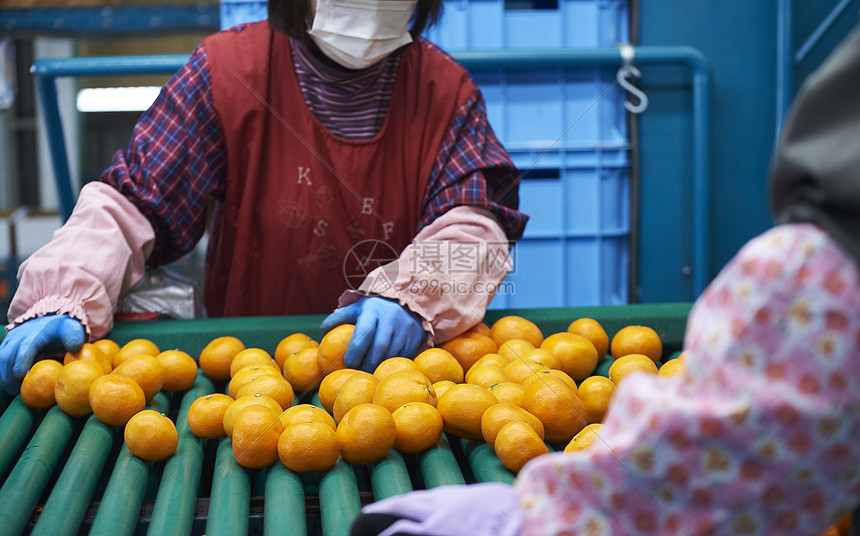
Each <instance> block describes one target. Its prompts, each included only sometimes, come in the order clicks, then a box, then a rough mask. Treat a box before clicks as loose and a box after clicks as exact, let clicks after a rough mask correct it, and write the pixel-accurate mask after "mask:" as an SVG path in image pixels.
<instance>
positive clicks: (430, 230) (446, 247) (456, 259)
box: [340, 206, 512, 344]
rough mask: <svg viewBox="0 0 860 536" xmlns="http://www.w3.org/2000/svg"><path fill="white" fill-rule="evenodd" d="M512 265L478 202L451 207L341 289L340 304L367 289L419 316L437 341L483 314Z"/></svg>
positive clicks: (501, 233) (498, 232) (499, 232)
mask: <svg viewBox="0 0 860 536" xmlns="http://www.w3.org/2000/svg"><path fill="white" fill-rule="evenodd" d="M511 266H512V261H511V257H510V255H509V253H508V240H507V238H506V237H505V233H504V231H503V230H502V228H501V227H500V226H499V224H498V223H497V222H496V220H495V219H493V217H492V216H491V215H490V214H489V213H488V212H487V211H486V210H483V209H481V208H478V207H472V206H459V207H454V208H452V209H451V210H449V211H448V212H446V213H445V214H443V215H442V216H440V217H438V218H436V220H434V221H433V222H432V223H431V224H430V225H428V226H426V227H424V228H423V229H422V230H421V231H420V232H419V233H418V234H417V235H416V236H415V238H414V239H413V241H412V244H410V245H409V246H407V248H406V249H405V250H404V251H403V253H401V255H400V257H399V258H398V260H397V261H394V262H392V263H390V264H388V265H385V266H381V267H379V268H377V269H376V270H373V271H372V272H371V273H370V274H369V275H368V277H367V279H366V280H365V281H364V283H363V284H362V285H361V287H360V288H359V289H358V290H357V291H348V292H347V293H345V294H344V295H343V296H342V297H341V300H340V306H341V307H343V306H346V305H349V304H350V303H353V302H354V301H356V300H357V299H358V298H360V297H361V296H364V295H367V294H373V295H377V296H383V297H386V298H391V299H395V300H397V301H399V302H400V304H401V305H405V306H406V307H408V308H409V310H411V311H412V312H414V313H417V314H419V315H420V316H421V317H422V318H424V320H425V321H424V329H425V330H426V331H427V332H428V333H429V334H430V339H429V341H428V342H430V343H434V342H435V344H439V343H442V342H444V341H446V340H448V339H450V338H452V337H454V336H456V335H458V334H460V333H462V332H463V331H465V330H467V329H468V328H470V327H472V326H474V325H475V324H477V323H478V322H480V321H481V319H482V318H484V314H485V313H486V310H487V306H488V305H489V304H490V301H491V300H492V299H493V295H494V293H495V289H497V288H498V286H499V284H500V283H501V282H502V281H503V280H504V278H505V276H506V275H507V274H508V272H509V271H510V269H511Z"/></svg>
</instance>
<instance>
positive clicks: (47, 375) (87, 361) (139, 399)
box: [21, 339, 198, 461]
mask: <svg viewBox="0 0 860 536" xmlns="http://www.w3.org/2000/svg"><path fill="white" fill-rule="evenodd" d="M197 373H198V366H197V361H195V359H194V358H193V357H191V356H190V355H189V354H187V353H185V352H183V351H180V350H165V351H161V350H159V349H158V346H156V345H155V343H153V342H152V341H149V340H147V339H134V340H132V341H129V342H128V343H126V344H125V345H124V346H122V347H119V345H117V344H116V343H115V342H113V341H112V340H110V339H102V340H99V341H95V342H93V343H84V345H83V347H82V348H81V349H80V350H79V351H78V352H75V353H66V355H65V357H64V359H63V362H62V363H60V362H59V361H56V360H53V359H44V360H41V361H37V362H36V363H35V364H34V365H33V366H32V367H31V368H30V370H29V372H28V373H27V375H26V376H25V377H24V381H23V382H22V384H21V399H22V400H23V401H24V403H25V404H26V405H27V406H29V407H31V408H34V409H48V408H50V407H52V406H54V405H55V404H56V405H58V406H59V407H60V409H62V410H63V411H64V412H65V413H67V414H69V415H71V416H73V417H83V416H85V415H89V414H95V416H96V417H97V418H98V419H99V420H100V421H102V422H103V423H105V424H107V425H109V426H124V427H125V430H124V437H125V443H126V445H127V446H128V449H129V450H130V451H131V452H132V453H133V454H135V455H136V456H139V457H141V458H143V459H146V460H151V461H159V460H163V459H166V458H168V457H170V456H172V455H173V453H174V452H175V450H176V446H177V444H178V442H179V437H178V434H177V432H176V426H175V425H174V423H173V421H171V420H170V419H169V418H168V417H166V416H164V415H162V414H161V413H159V412H157V411H154V410H151V409H146V405H147V404H148V403H149V402H151V401H152V399H153V398H154V397H155V395H156V394H158V393H159V392H160V391H167V392H173V391H177V392H178V391H186V390H188V389H189V388H190V387H191V386H192V385H193V384H194V381H195V380H196V379H197Z"/></svg>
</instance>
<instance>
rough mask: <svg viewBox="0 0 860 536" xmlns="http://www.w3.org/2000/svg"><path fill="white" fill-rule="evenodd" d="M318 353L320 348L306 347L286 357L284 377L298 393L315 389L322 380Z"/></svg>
mask: <svg viewBox="0 0 860 536" xmlns="http://www.w3.org/2000/svg"><path fill="white" fill-rule="evenodd" d="M318 353H319V348H305V349H304V350H299V351H298V352H296V353H294V354H290V355H288V356H286V357H285V358H284V365H283V366H284V370H283V372H284V378H286V380H287V381H288V382H290V385H292V386H293V390H294V391H296V392H297V393H306V392H309V391H313V390H314V389H316V388H317V387H318V386H319V384H320V381H322V374H320V366H319V363H318V362H317V354H318Z"/></svg>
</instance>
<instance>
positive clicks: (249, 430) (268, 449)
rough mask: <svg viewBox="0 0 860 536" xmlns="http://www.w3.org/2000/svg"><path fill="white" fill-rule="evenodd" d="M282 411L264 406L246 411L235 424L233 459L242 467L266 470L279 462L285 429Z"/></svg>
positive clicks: (240, 413)
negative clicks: (279, 452) (280, 441)
mask: <svg viewBox="0 0 860 536" xmlns="http://www.w3.org/2000/svg"><path fill="white" fill-rule="evenodd" d="M279 415H280V412H279V411H273V410H272V409H271V408H269V407H266V406H260V405H250V406H247V407H245V408H242V409H241V410H240V411H239V412H238V413H237V414H236V420H235V422H234V423H233V436H232V440H233V456H234V457H235V458H236V461H237V462H239V465H241V466H242V467H246V468H248V469H262V468H263V467H268V466H270V465H272V464H273V463H275V462H276V461H277V460H278V439H279V438H280V436H281V432H283V431H284V427H283V426H282V425H281V421H279V420H278V416H279Z"/></svg>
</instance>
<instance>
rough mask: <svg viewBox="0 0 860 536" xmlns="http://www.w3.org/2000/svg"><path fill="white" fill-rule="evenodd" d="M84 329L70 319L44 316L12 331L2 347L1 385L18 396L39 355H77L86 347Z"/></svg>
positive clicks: (0, 351) (66, 316)
mask: <svg viewBox="0 0 860 536" xmlns="http://www.w3.org/2000/svg"><path fill="white" fill-rule="evenodd" d="M84 336H85V334H84V326H83V325H82V324H81V323H80V322H79V321H77V320H75V319H74V318H72V317H70V316H68V315H50V316H42V317H39V318H34V319H32V320H28V321H26V322H24V323H23V324H21V325H20V326H16V327H14V328H12V329H11V330H9V332H8V333H7V334H6V337H5V338H4V339H3V343H2V344H0V382H3V388H4V389H5V390H6V392H7V393H9V394H12V395H16V394H18V391H19V390H20V388H21V380H23V379H24V376H25V375H26V374H27V371H28V370H30V367H31V366H32V365H33V362H34V361H35V360H36V358H37V357H38V356H39V355H40V354H46V353H52V352H62V351H66V352H77V351H78V350H80V349H81V346H83V344H84Z"/></svg>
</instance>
